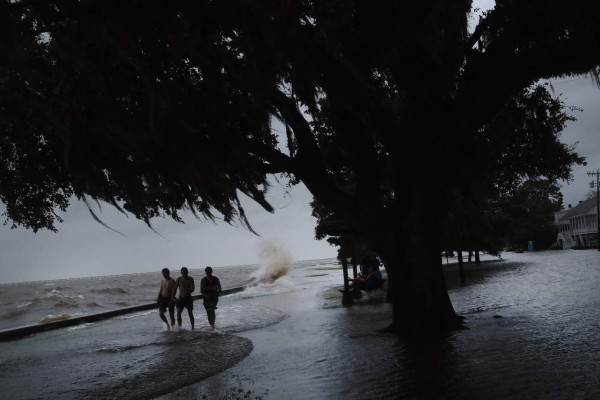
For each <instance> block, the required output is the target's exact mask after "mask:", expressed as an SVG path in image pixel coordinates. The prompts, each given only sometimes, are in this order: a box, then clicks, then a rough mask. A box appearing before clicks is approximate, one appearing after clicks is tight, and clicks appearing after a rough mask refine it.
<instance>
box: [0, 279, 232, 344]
mask: <svg viewBox="0 0 600 400" xmlns="http://www.w3.org/2000/svg"><path fill="white" fill-rule="evenodd" d="M242 290H244V288H243V287H236V288H230V289H225V290H223V291H222V292H221V295H222V296H225V295H228V294H231V293H237V292H241V291H242ZM192 297H193V299H194V300H198V299H202V295H201V294H198V295H193V296H192ZM155 308H158V304H157V303H156V302H153V303H144V304H139V305H137V306H131V307H123V308H118V309H115V310H110V311H104V312H101V313H95V314H89V315H84V316H81V317H75V318H69V319H64V320H59V321H53V322H48V323H42V324H33V325H25V326H20V327H17V328H10V329H3V330H0V341H5V340H13V339H18V338H21V337H23V336H27V335H31V334H34V333H39V332H46V331H51V330H54V329H60V328H66V327H69V326H75V325H79V324H85V323H89V322H96V321H100V320H103V319H107V318H113V317H117V316H119V315H125V314H130V313H133V312H139V311H146V310H152V309H155Z"/></svg>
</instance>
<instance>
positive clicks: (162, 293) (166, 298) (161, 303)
mask: <svg viewBox="0 0 600 400" xmlns="http://www.w3.org/2000/svg"><path fill="white" fill-rule="evenodd" d="M162 276H163V278H164V279H163V280H162V281H161V282H160V290H159V291H158V300H157V302H158V315H159V316H160V319H162V320H163V321H164V322H165V324H167V329H168V330H171V327H172V326H175V293H177V284H176V283H175V281H174V280H173V278H171V271H169V268H163V269H162ZM167 308H168V309H169V316H170V317H171V325H169V322H168V321H167V317H165V311H166V310H167Z"/></svg>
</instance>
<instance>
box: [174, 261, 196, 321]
mask: <svg viewBox="0 0 600 400" xmlns="http://www.w3.org/2000/svg"><path fill="white" fill-rule="evenodd" d="M188 273H189V271H188V269H187V268H186V267H183V268H181V276H180V277H179V278H177V288H178V289H179V298H178V299H177V325H178V326H181V313H182V312H183V309H184V308H187V311H188V316H189V317H190V324H191V325H192V329H194V313H193V312H192V311H193V310H194V299H193V298H192V292H193V291H194V290H196V287H195V286H194V278H192V277H191V276H188Z"/></svg>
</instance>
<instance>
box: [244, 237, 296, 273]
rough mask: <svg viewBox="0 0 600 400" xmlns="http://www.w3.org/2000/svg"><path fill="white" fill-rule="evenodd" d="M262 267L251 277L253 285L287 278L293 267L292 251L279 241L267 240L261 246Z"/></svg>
mask: <svg viewBox="0 0 600 400" xmlns="http://www.w3.org/2000/svg"><path fill="white" fill-rule="evenodd" d="M259 256H260V260H261V267H260V268H259V269H258V270H257V271H255V272H253V273H252V274H251V275H250V279H252V281H253V283H258V282H268V283H272V282H275V281H276V280H277V279H279V278H281V277H282V276H285V275H286V274H287V272H288V270H289V269H290V266H291V265H292V255H291V253H290V251H289V250H288V249H287V248H286V247H284V246H283V245H282V244H281V243H280V242H279V241H277V240H265V241H263V242H262V243H261V246H260V253H259Z"/></svg>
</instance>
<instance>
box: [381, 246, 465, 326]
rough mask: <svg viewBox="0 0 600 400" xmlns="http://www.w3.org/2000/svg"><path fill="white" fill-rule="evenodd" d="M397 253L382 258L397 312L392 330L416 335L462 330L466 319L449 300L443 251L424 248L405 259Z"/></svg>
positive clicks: (392, 300)
mask: <svg viewBox="0 0 600 400" xmlns="http://www.w3.org/2000/svg"><path fill="white" fill-rule="evenodd" d="M400 246H401V244H400V243H399V244H398V247H400ZM403 247H405V246H403ZM414 250H417V249H414ZM382 253H383V252H382ZM394 253H395V251H393V250H392V251H389V255H385V256H384V255H382V258H383V259H384V263H385V265H386V270H387V274H388V296H389V299H390V300H391V302H392V310H393V311H392V323H391V325H390V326H389V327H388V330H390V331H393V332H395V333H399V334H403V335H412V334H420V333H426V332H440V331H448V330H453V329H458V328H460V327H461V322H462V319H461V318H460V317H457V315H456V313H455V312H454V308H453V307H452V303H451V302H450V298H449V296H448V290H447V289H446V282H445V280H444V276H443V272H442V260H441V257H440V256H439V248H438V247H437V246H436V247H435V248H431V247H430V246H425V245H424V246H422V247H421V248H420V249H418V250H417V251H411V253H412V255H410V254H409V255H407V256H406V257H403V258H400V257H398V255H394Z"/></svg>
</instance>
